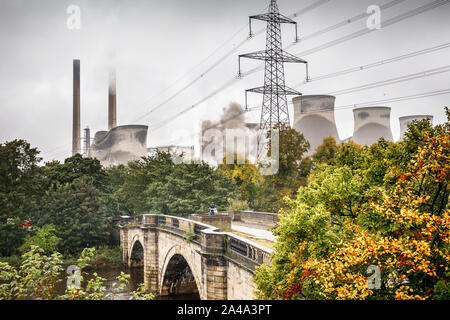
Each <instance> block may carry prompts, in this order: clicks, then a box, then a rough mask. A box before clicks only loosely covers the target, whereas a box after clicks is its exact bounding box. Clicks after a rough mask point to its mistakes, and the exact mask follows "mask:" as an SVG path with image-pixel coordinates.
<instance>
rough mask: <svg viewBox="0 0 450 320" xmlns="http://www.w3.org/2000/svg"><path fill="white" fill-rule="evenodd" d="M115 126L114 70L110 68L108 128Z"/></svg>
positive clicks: (115, 95)
mask: <svg viewBox="0 0 450 320" xmlns="http://www.w3.org/2000/svg"><path fill="white" fill-rule="evenodd" d="M115 127H117V93H116V71H115V70H111V71H110V74H109V89H108V130H111V129H113V128H115Z"/></svg>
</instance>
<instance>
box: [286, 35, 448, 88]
mask: <svg viewBox="0 0 450 320" xmlns="http://www.w3.org/2000/svg"><path fill="white" fill-rule="evenodd" d="M449 47H450V42H449V43H445V44H441V45H438V46H435V47H431V48H427V49H423V50H419V51H414V52H411V53H407V54H404V55H401V56H397V57H394V58H390V59H385V60H380V61H377V62H374V63H370V64H366V65H362V66H358V67H353V68H348V69H345V70H341V71H337V72H333V73H329V74H325V75H321V76H317V77H313V78H310V79H309V80H308V81H307V82H306V81H303V82H301V83H299V84H297V85H296V86H295V87H294V88H298V87H300V86H301V85H305V84H307V83H309V82H314V81H319V80H324V79H330V78H335V77H339V76H342V75H346V74H349V73H354V72H358V71H364V70H367V69H371V68H375V67H381V66H385V65H387V64H390V63H394V62H398V61H401V60H405V59H409V58H413V57H417V56H420V55H424V54H427V53H431V52H435V51H439V50H443V49H446V48H449Z"/></svg>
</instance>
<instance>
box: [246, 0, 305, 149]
mask: <svg viewBox="0 0 450 320" xmlns="http://www.w3.org/2000/svg"><path fill="white" fill-rule="evenodd" d="M252 19H255V20H261V21H266V22H267V35H266V50H263V51H258V52H253V53H247V54H242V55H239V77H241V76H242V74H241V58H249V59H256V60H262V61H265V75H264V86H262V87H257V88H252V89H248V90H246V91H245V108H246V110H248V106H247V93H248V92H255V93H260V94H263V103H262V109H261V121H260V132H261V134H264V135H265V133H266V132H268V131H269V130H271V129H273V127H274V126H275V125H276V124H278V123H286V124H287V125H288V126H289V125H290V122H289V110H288V103H287V98H286V96H287V95H301V93H300V92H298V91H296V90H294V89H291V88H289V87H287V86H286V84H285V80H284V63H285V62H288V63H304V64H305V65H306V72H307V73H308V62H306V61H305V60H302V59H300V58H297V57H296V56H294V55H292V54H289V53H287V52H285V51H284V50H283V47H282V41H281V24H282V23H288V24H294V25H295V41H296V42H297V41H298V36H297V22H295V21H294V20H292V19H290V18H288V17H286V16H283V15H282V14H280V13H279V10H278V4H277V1H276V0H271V1H270V6H269V12H268V13H263V14H260V15H255V16H250V18H249V25H250V37H252V36H253V35H252ZM307 79H308V75H307ZM258 150H260V148H259V147H258ZM258 153H259V151H258Z"/></svg>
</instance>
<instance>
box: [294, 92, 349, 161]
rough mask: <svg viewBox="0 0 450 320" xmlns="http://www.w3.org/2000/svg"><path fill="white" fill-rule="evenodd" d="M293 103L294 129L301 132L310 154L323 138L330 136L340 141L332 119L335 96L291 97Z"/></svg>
mask: <svg viewBox="0 0 450 320" xmlns="http://www.w3.org/2000/svg"><path fill="white" fill-rule="evenodd" d="M292 101H293V103H294V129H295V130H297V131H299V132H300V133H302V134H303V136H304V137H305V138H306V139H307V140H308V141H309V144H310V145H311V148H310V149H309V151H308V154H307V155H308V156H310V155H312V154H313V153H314V152H315V150H316V149H317V147H318V146H319V145H320V144H322V143H323V139H325V138H326V137H329V136H332V137H334V138H335V139H336V142H338V143H339V142H340V140H339V134H338V131H337V128H336V122H335V119H334V102H335V101H336V97H334V96H328V95H309V96H300V97H296V98H294V99H292Z"/></svg>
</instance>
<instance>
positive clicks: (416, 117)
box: [399, 115, 433, 140]
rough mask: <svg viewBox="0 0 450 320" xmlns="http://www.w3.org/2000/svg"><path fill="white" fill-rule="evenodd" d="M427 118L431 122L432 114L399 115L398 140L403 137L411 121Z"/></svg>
mask: <svg viewBox="0 0 450 320" xmlns="http://www.w3.org/2000/svg"><path fill="white" fill-rule="evenodd" d="M424 119H428V120H430V121H431V122H433V116H431V115H414V116H405V117H400V118H399V121H400V140H402V139H403V138H404V137H405V132H406V131H407V130H408V125H409V124H410V123H412V122H413V121H420V120H424Z"/></svg>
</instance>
